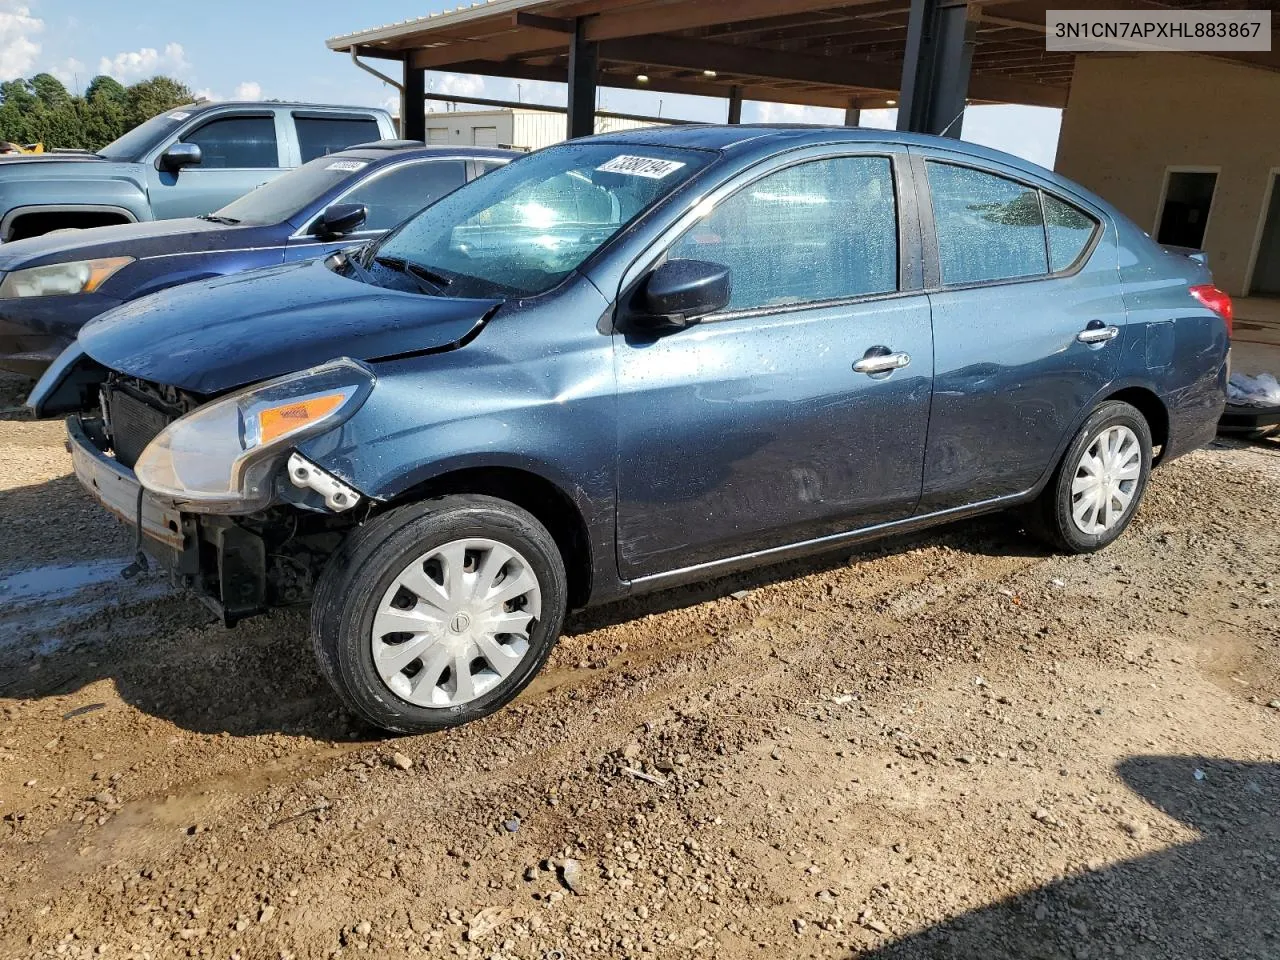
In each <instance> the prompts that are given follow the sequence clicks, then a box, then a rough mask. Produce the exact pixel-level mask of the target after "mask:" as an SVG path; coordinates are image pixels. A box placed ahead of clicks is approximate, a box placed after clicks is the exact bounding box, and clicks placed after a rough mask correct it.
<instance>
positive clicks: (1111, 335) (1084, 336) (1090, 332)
mask: <svg viewBox="0 0 1280 960" xmlns="http://www.w3.org/2000/svg"><path fill="white" fill-rule="evenodd" d="M1118 336H1120V328H1119V327H1086V328H1085V329H1083V330H1081V331H1080V332H1079V333H1077V334H1076V339H1077V340H1079V341H1080V342H1081V343H1106V342H1107V341H1108V340H1114V339H1115V338H1116V337H1118Z"/></svg>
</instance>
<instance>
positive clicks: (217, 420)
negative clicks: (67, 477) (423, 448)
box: [28, 348, 375, 625]
mask: <svg viewBox="0 0 1280 960" xmlns="http://www.w3.org/2000/svg"><path fill="white" fill-rule="evenodd" d="M68 354H71V356H64V357H63V358H60V359H59V362H58V363H57V364H55V365H54V367H51V368H50V370H49V371H48V373H47V374H46V376H45V377H44V378H42V380H41V381H40V383H38V384H37V386H36V389H35V391H34V392H33V393H32V395H31V399H30V400H29V401H28V403H29V405H30V406H31V407H32V408H33V410H35V411H36V413H37V415H41V416H46V417H47V416H55V415H59V414H67V413H70V414H71V415H70V416H68V417H67V420H66V425H67V435H68V442H67V445H68V449H69V450H70V452H71V454H72V460H73V463H74V467H75V472H76V475H77V477H78V478H79V480H80V482H81V484H82V485H83V486H84V487H85V488H86V490H88V491H89V492H90V493H91V494H92V495H93V496H94V497H95V498H96V499H97V500H98V501H99V502H100V503H101V504H102V505H103V506H105V507H106V508H107V509H108V510H110V511H111V512H112V513H114V514H116V516H117V517H119V518H120V519H121V520H124V521H125V522H127V523H129V524H130V525H132V526H134V527H135V528H136V530H137V531H138V538H139V546H140V549H143V550H145V552H146V553H147V554H149V555H150V556H152V557H154V558H155V559H156V560H158V561H159V562H160V563H161V564H162V565H163V566H164V567H165V568H166V569H168V570H169V571H170V572H171V574H172V575H173V576H174V577H175V579H176V581H177V582H178V583H180V584H181V585H183V586H185V587H187V588H190V589H192V590H193V591H195V592H196V593H197V594H199V595H200V596H201V597H202V599H204V600H205V601H206V602H207V603H209V604H210V605H211V606H212V607H213V608H214V609H215V610H216V611H217V612H218V613H219V614H220V615H221V616H222V617H223V620H224V622H225V623H227V624H228V625H231V624H234V623H236V622H238V621H239V620H242V619H244V618H245V617H249V616H253V615H254V614H258V613H262V612H265V611H266V610H268V609H270V608H272V607H276V606H284V605H289V604H294V603H304V602H307V601H308V600H309V599H310V598H311V594H312V590H313V587H314V584H315V582H316V579H317V578H318V576H319V574H320V571H321V570H322V569H323V566H324V564H325V562H326V561H327V559H328V557H329V556H330V555H331V554H332V553H333V551H334V550H336V549H337V547H338V545H339V544H340V543H341V541H342V539H343V537H344V536H345V535H346V533H347V532H348V531H349V530H350V529H351V527H352V526H354V525H355V524H356V523H357V522H359V520H360V519H361V518H363V517H364V515H365V514H366V513H367V511H368V508H369V506H370V502H369V501H368V500H367V499H365V498H364V497H363V496H362V495H361V494H360V492H359V491H357V490H355V489H354V488H352V487H350V486H349V485H347V484H346V483H344V482H343V481H342V480H341V479H340V478H337V477H334V476H332V475H331V474H329V473H327V472H326V471H325V470H323V469H322V468H321V467H320V466H319V465H317V464H314V463H311V462H310V461H308V460H306V459H304V458H303V457H302V456H301V455H300V454H298V453H297V452H296V451H295V450H294V449H293V447H294V444H295V443H297V442H298V441H300V440H302V439H305V438H307V437H312V436H315V435H316V434H318V433H321V432H324V431H325V430H328V429H332V428H334V427H335V426H337V425H339V424H340V423H342V422H345V420H346V419H347V418H348V417H350V416H351V415H352V414H354V412H355V411H356V410H358V409H359V407H360V405H362V404H363V402H364V400H365V398H367V396H368V394H369V392H370V391H371V390H372V388H373V385H374V382H375V381H374V377H373V374H372V372H371V371H370V370H369V369H368V368H367V367H366V366H364V365H363V364H360V363H357V362H355V361H351V360H337V361H332V362H330V363H326V364H322V365H320V366H319V367H314V368H312V369H310V370H307V371H303V372H301V373H297V374H292V375H290V376H287V377H281V378H278V379H276V380H272V381H268V382H266V383H263V384H258V385H256V386H253V387H249V388H246V389H244V390H240V391H236V392H234V393H231V394H227V395H224V396H221V397H214V398H210V397H203V396H200V395H197V394H193V393H191V392H189V391H185V390H182V389H179V388H176V387H172V386H166V385H162V384H156V383H152V382H149V381H146V380H142V379H140V378H137V377H132V376H127V375H124V374H121V373H118V372H115V371H111V370H107V369H106V368H104V367H102V366H101V365H99V364H97V363H96V362H95V361H93V360H92V359H90V358H88V357H87V356H85V355H84V354H82V353H78V351H77V350H76V348H72V349H71V350H69V351H68ZM77 354H78V355H77Z"/></svg>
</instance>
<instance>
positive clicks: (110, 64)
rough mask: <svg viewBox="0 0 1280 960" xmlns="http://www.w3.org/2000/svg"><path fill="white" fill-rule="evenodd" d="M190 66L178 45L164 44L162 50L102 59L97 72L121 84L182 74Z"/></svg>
mask: <svg viewBox="0 0 1280 960" xmlns="http://www.w3.org/2000/svg"><path fill="white" fill-rule="evenodd" d="M190 66H191V64H190V63H188V62H187V53H186V51H185V50H183V49H182V44H180V43H166V44H165V45H164V50H163V51H159V50H156V48H155V47H143V48H142V49H140V50H131V51H127V52H125V53H117V54H116V55H115V56H114V57H111V58H107V57H103V58H102V59H101V60H100V61H98V72H99V73H105V74H106V75H107V76H109V77H115V78H116V79H117V80H119V81H120V82H121V83H136V82H137V81H139V80H146V79H148V78H149V77H154V76H156V75H157V74H161V73H164V74H174V73H182V72H184V71H185V70H187V69H188V68H189V67H190Z"/></svg>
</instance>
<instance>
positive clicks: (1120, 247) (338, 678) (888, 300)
mask: <svg viewBox="0 0 1280 960" xmlns="http://www.w3.org/2000/svg"><path fill="white" fill-rule="evenodd" d="M1230 324H1231V301H1230V299H1229V298H1228V297H1227V296H1226V295H1225V294H1224V293H1223V292H1222V291H1221V290H1219V289H1218V288H1217V287H1215V286H1214V285H1213V281H1212V278H1211V276H1210V273H1209V270H1208V268H1207V267H1206V265H1205V264H1204V263H1203V262H1202V258H1201V257H1199V256H1198V255H1195V254H1192V255H1188V254H1187V252H1186V251H1180V250H1173V249H1166V248H1162V247H1160V246H1159V245H1157V244H1156V243H1155V242H1154V241H1153V240H1152V239H1151V238H1150V237H1148V236H1147V235H1146V234H1145V233H1143V232H1142V230H1141V229H1139V228H1138V227H1137V226H1135V225H1134V224H1133V223H1132V222H1131V221H1129V220H1128V219H1127V218H1125V217H1124V216H1123V215H1122V214H1121V213H1119V212H1118V211H1117V210H1116V209H1115V208H1114V207H1112V206H1111V205H1110V204H1108V203H1106V202H1105V201H1104V200H1102V199H1101V198H1099V197H1097V196H1095V195H1094V194H1092V193H1090V192H1089V191H1087V190H1084V189H1082V188H1081V187H1079V186H1077V185H1076V184H1074V183H1072V182H1070V181H1068V180H1066V179H1064V178H1062V177H1059V176H1056V175H1055V174H1053V173H1051V172H1049V171H1047V170H1044V169H1042V168H1040V167H1037V166H1034V165H1032V164H1029V163H1025V162H1023V161H1021V160H1018V159H1016V158H1014V157H1010V156H1008V155H1005V154H1001V153H997V152H995V151H992V150H987V149H984V148H982V147H977V146H974V145H971V144H964V143H958V142H956V141H954V140H945V139H939V138H935V137H923V136H914V135H909V134H892V133H884V132H881V131H872V130H849V129H819V128H800V127H788V128H773V127H742V126H733V127H674V128H669V129H662V130H643V131H629V132H625V133H617V134H610V135H606V136H602V137H595V138H587V139H583V140H578V141H573V142H571V143H566V144H563V145H560V146H555V147H549V148H547V149H545V150H541V151H539V152H537V153H533V154H530V155H529V156H527V157H523V158H521V159H519V160H516V161H515V162H513V163H511V164H509V165H507V166H506V167H504V168H503V169H501V170H498V171H497V172H495V173H492V174H490V175H488V176H486V177H484V178H483V179H481V180H479V181H477V182H475V183H471V184H468V185H467V186H465V187H463V188H462V189H460V190H457V191H455V192H454V193H452V194H450V195H449V196H447V197H445V198H443V199H442V200H440V201H439V202H438V203H436V204H434V205H432V206H431V207H428V208H427V209H425V210H423V211H422V212H420V213H419V214H417V215H416V216H415V217H413V218H411V219H409V220H407V221H406V222H405V223H403V224H401V225H400V226H399V227H398V228H397V229H395V230H393V231H392V232H390V233H389V234H387V235H386V236H385V237H383V238H382V239H381V240H379V241H376V242H374V243H372V244H369V245H368V246H367V247H366V248H365V249H364V250H363V251H362V252H361V253H360V254H359V255H354V254H351V253H346V252H340V253H336V254H334V255H332V256H330V257H328V258H326V259H325V260H323V261H312V262H309V263H301V264H286V265H283V266H279V267H273V268H269V269H265V270H259V271H255V272H253V273H250V274H242V275H240V276H237V277H227V278H221V279H217V280H211V281H207V282H204V283H196V284H188V285H186V286H184V287H181V288H179V289H176V290H171V291H165V292H162V293H160V294H157V295H155V296H152V297H147V298H144V299H141V300H136V301H134V302H132V303H129V304H125V305H124V306H122V307H120V308H118V309H116V310H114V311H112V312H111V313H110V314H108V315H106V316H104V317H101V318H99V319H98V320H96V321H94V322H93V323H91V324H89V325H88V326H87V327H85V329H84V330H82V331H81V333H80V335H79V337H78V339H77V342H76V344H75V345H74V346H73V347H71V348H70V349H69V350H68V351H67V352H66V354H64V355H63V356H62V357H60V358H59V359H58V360H57V362H56V363H55V364H54V366H53V367H51V368H50V369H49V371H48V372H47V373H46V374H45V376H44V377H43V378H42V380H41V381H40V383H39V384H37V386H36V389H35V391H34V393H33V394H32V396H31V400H30V403H31V404H32V406H33V407H34V408H35V410H36V412H37V413H39V414H42V415H45V416H53V415H59V414H71V416H70V417H69V418H68V420H67V428H68V432H69V436H70V448H71V451H72V457H73V460H74V462H75V468H76V472H77V474H78V475H79V477H80V479H81V482H82V483H83V484H84V486H85V488H86V489H87V490H88V491H89V492H90V494H91V495H92V496H94V497H95V498H97V499H98V500H99V501H100V502H101V503H102V504H103V505H104V506H106V507H107V508H108V509H111V510H113V511H115V512H116V513H117V514H118V515H120V516H122V517H125V518H126V519H128V521H129V522H130V523H133V524H136V527H135V529H136V531H137V537H138V542H139V544H140V545H141V546H142V547H143V548H145V550H147V551H149V552H150V553H151V554H152V555H153V556H156V557H157V558H160V559H161V560H162V561H163V562H164V563H165V564H166V565H168V566H169V567H170V568H171V569H174V570H176V571H177V572H178V573H179V575H181V576H183V577H185V578H186V582H187V583H189V584H190V585H191V586H192V587H194V588H195V589H196V590H197V591H199V592H201V593H203V594H204V595H205V596H206V598H208V599H210V600H211V601H212V602H213V603H214V604H216V605H217V606H219V607H220V608H221V609H222V611H223V614H224V616H225V617H226V619H227V621H229V622H233V621H235V620H237V619H240V618H242V617H246V616H252V615H255V614H258V613H261V612H263V611H264V610H267V609H269V608H271V607H274V606H278V605H281V604H286V603H292V602H299V601H307V600H311V601H312V604H313V605H312V621H311V622H312V637H313V643H314V646H315V650H316V654H317V656H318V659H319V663H320V666H321V669H322V670H323V672H324V673H325V675H326V676H327V677H328V679H329V680H330V681H331V682H332V684H333V686H334V688H335V690H336V691H337V693H338V695H339V696H340V697H341V698H342V700H343V702H344V703H345V704H347V706H348V707H349V708H350V709H351V710H353V711H355V712H356V713H358V714H360V715H361V716H363V717H365V718H366V719H368V720H369V721H370V722H372V723H375V724H377V725H379V726H382V727H384V728H386V729H388V730H395V731H421V730H433V729H440V728H442V727H447V726H450V725H453V724H457V723H462V722H465V721H467V720H471V719H474V718H477V717H481V716H484V715H485V714H487V713H490V712H492V711H493V710H496V709H498V708H499V707H501V706H502V705H503V704H505V703H506V702H507V701H509V700H510V699H511V698H512V697H514V696H515V695H516V694H517V693H519V692H520V690H521V689H522V688H524V686H525V685H526V684H528V683H529V681H530V680H531V679H532V678H533V676H534V675H535V674H536V673H537V671H538V670H539V669H540V668H541V667H542V665H543V664H544V663H545V662H546V660H547V657H548V656H549V654H550V652H551V649H552V645H553V644H554V643H555V640H556V637H557V636H558V635H559V633H560V630H561V625H562V623H563V622H564V616H565V611H566V610H567V609H568V608H570V607H573V606H582V605H587V604H595V603H603V602H607V601H611V600H617V599H619V598H621V597H625V596H628V595H634V594H638V593H641V592H644V591H649V590H655V589H660V588H663V587H668V586H671V585H673V584H679V583H685V582H689V581H696V580H702V579H705V578H711V577H715V576H719V575H722V574H724V573H727V572H730V571H734V570H741V569H744V568H748V567H753V566H759V565H762V564H766V563H770V562H774V561H779V560H783V559H786V558H790V557H795V556H799V555H802V554H806V553H812V552H817V551H823V550H835V549H847V547H848V545H849V544H852V543H856V542H859V541H862V540H866V539H868V538H873V537H880V536H886V535H890V534H895V533H902V532H906V531H912V530H917V529H919V528H921V527H925V526H929V525H934V524H938V523H943V522H946V521H949V520H954V519H957V518H959V517H967V516H973V515H976V514H981V513H988V512H992V511H997V510H1011V511H1016V512H1017V516H1018V517H1019V521H1020V522H1021V523H1022V524H1023V525H1024V526H1025V527H1026V528H1027V529H1028V530H1029V531H1030V532H1032V533H1034V534H1036V535H1037V536H1039V537H1040V538H1042V539H1043V540H1044V541H1045V542H1047V543H1048V544H1050V545H1051V546H1052V547H1053V548H1055V549H1058V550H1061V551H1064V552H1071V553H1087V552H1091V551H1095V550H1100V549H1103V548H1105V547H1106V546H1107V545H1108V544H1110V543H1111V542H1112V541H1113V540H1115V539H1116V537H1118V536H1120V535H1121V534H1122V533H1123V531H1124V530H1125V528H1126V527H1127V526H1128V524H1129V523H1130V521H1132V519H1133V517H1134V515H1135V513H1136V512H1137V510H1138V509H1139V504H1140V503H1141V501H1142V495H1143V491H1144V489H1145V487H1146V484H1147V481H1148V478H1149V477H1150V475H1151V470H1152V468H1153V466H1155V465H1158V464H1160V463H1163V462H1167V461H1169V460H1170V459H1172V458H1174V457H1177V456H1180V455H1182V454H1184V453H1187V452H1188V451H1190V450H1193V449H1195V448H1196V447H1198V446H1200V445H1202V444H1204V443H1206V442H1207V441H1209V440H1210V439H1212V437H1213V436H1214V431H1215V428H1216V424H1217V422H1218V417H1219V415H1220V414H1221V413H1222V409H1223V405H1224V401H1225V388H1226V378H1227V368H1228V343H1229V340H1228V337H1229V332H1230ZM850 615H852V614H850Z"/></svg>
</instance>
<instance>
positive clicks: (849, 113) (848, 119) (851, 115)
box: [844, 106, 862, 127]
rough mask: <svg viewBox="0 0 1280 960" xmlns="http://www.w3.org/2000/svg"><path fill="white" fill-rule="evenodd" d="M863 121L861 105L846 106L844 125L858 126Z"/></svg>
mask: <svg viewBox="0 0 1280 960" xmlns="http://www.w3.org/2000/svg"><path fill="white" fill-rule="evenodd" d="M861 122H862V108H861V107H852V106H850V107H845V108H844V125H845V126H846V127H856V126H857V125H858V124H859V123H861Z"/></svg>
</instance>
